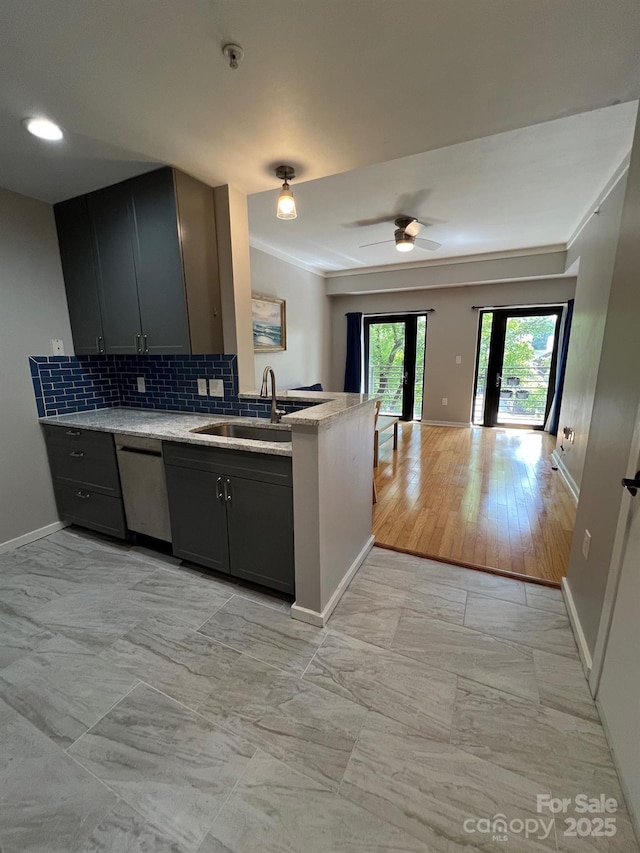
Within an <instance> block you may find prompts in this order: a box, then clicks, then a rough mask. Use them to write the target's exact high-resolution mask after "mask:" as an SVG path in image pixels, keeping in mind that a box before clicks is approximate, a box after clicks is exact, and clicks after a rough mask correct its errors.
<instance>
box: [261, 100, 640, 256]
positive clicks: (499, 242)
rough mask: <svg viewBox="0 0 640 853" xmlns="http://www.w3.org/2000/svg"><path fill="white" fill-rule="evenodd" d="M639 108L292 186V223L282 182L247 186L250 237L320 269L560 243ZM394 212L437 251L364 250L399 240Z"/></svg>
mask: <svg viewBox="0 0 640 853" xmlns="http://www.w3.org/2000/svg"><path fill="white" fill-rule="evenodd" d="M636 115H637V102H629V103H625V104H620V105H618V106H614V107H607V108H605V109H601V110H595V111H593V112H590V113H583V114H581V115H576V116H571V117H570V118H563V119H557V120H556V121H551V122H546V123H544V124H538V125H535V126H534V127H527V128H524V129H521V130H513V131H509V132H507V133H501V134H497V135H495V136H489V137H486V138H484V139H477V140H475V141H472V142H463V143H460V144H458V145H452V146H449V147H447V148H440V149H437V150H435V151H429V152H427V153H424V154H416V155H413V156H411V157H404V158H402V159H398V160H393V161H390V162H387V163H380V164H376V165H374V166H368V167H366V168H363V169H358V170H355V171H352V172H347V173H345V174H341V175H334V176H332V177H327V178H321V179H319V180H316V181H310V182H306V183H301V184H295V183H294V186H293V189H294V194H295V197H296V202H297V208H298V218H297V219H296V220H293V221H282V220H279V219H277V218H276V216H275V204H276V198H277V190H271V191H269V192H263V193H259V194H256V195H252V196H250V198H249V225H250V232H251V238H252V244H253V245H254V246H256V247H257V248H262V249H265V250H266V251H269V252H272V253H275V254H279V255H282V256H284V257H289V258H291V259H294V260H297V261H299V262H302V263H303V264H305V265H307V266H308V267H310V268H311V269H317V270H321V271H331V270H342V269H351V268H356V267H370V266H378V265H386V264H402V263H414V262H416V261H428V260H433V259H440V258H449V257H456V256H460V255H475V254H483V253H487V252H504V251H510V250H520V249H526V248H529V247H538V246H548V245H556V244H564V243H566V242H567V240H568V239H569V238H570V237H571V235H572V234H573V233H574V231H575V229H576V228H577V226H578V225H579V223H580V222H581V220H582V218H583V217H584V215H585V213H586V212H587V208H588V206H589V205H590V204H593V202H594V201H595V199H596V198H597V196H598V194H599V193H600V192H601V190H602V189H603V188H604V186H605V184H606V183H607V181H608V180H609V179H610V178H611V176H612V174H613V172H614V171H615V170H616V169H617V168H618V167H619V166H620V164H621V162H622V160H623V159H624V157H625V156H626V155H627V154H628V152H629V150H630V148H631V144H632V141H633V131H634V127H635V120H636ZM399 214H406V215H408V216H414V217H416V218H418V219H424V220H426V221H427V222H431V223H432V224H431V225H430V226H429V227H428V228H426V229H424V230H423V231H422V233H421V235H420V236H421V237H426V238H428V239H432V240H436V241H437V242H439V243H442V244H443V245H442V248H441V249H438V250H437V251H435V252H429V251H424V250H421V249H418V248H416V249H414V251H412V252H410V253H406V254H401V253H400V252H398V251H396V248H395V245H394V243H393V242H390V243H387V244H385V245H382V246H371V247H368V248H359V247H360V246H362V245H363V244H366V243H373V242H375V241H377V240H391V241H393V232H394V227H395V226H394V225H393V219H394V217H395V216H397V215H399ZM384 216H387V218H388V219H389V224H385V223H379V224H367V220H369V219H374V220H375V219H378V218H381V217H384ZM358 223H359V224H358Z"/></svg>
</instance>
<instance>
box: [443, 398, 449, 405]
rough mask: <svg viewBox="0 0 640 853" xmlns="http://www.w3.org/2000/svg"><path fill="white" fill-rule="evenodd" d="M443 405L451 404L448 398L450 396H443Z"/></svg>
mask: <svg viewBox="0 0 640 853" xmlns="http://www.w3.org/2000/svg"><path fill="white" fill-rule="evenodd" d="M442 405H443V406H448V405H449V398H448V397H443V398H442Z"/></svg>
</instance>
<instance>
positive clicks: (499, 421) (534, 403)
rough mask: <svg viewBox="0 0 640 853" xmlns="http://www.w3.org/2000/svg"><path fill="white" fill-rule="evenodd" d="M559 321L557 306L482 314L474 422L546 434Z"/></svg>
mask: <svg viewBox="0 0 640 853" xmlns="http://www.w3.org/2000/svg"><path fill="white" fill-rule="evenodd" d="M561 316H562V307H561V306H557V307H555V306H554V307H551V308H549V307H546V308H517V309H512V308H509V309H502V310H487V311H482V312H481V314H480V332H479V336H478V358H477V363H476V382H475V391H474V406H473V423H475V424H480V425H482V426H490V427H493V426H502V427H505V426H514V427H521V426H526V427H529V428H533V429H544V424H545V422H546V420H547V417H548V415H549V409H550V408H551V403H552V401H553V391H554V389H555V380H556V365H557V360H558V337H559V334H558V333H559V329H560V317H561Z"/></svg>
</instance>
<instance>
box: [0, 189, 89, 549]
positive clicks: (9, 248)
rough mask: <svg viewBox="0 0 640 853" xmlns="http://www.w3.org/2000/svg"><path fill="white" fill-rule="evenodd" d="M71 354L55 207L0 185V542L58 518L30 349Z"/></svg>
mask: <svg viewBox="0 0 640 853" xmlns="http://www.w3.org/2000/svg"><path fill="white" fill-rule="evenodd" d="M51 338H62V340H63V341H64V347H65V353H66V354H72V353H73V349H72V343H71V330H70V327H69V316H68V313H67V302H66V298H65V293H64V285H63V281H62V270H61V268H60V257H59V254H58V243H57V239H56V233H55V225H54V220H53V209H52V208H51V206H50V205H47V204H44V203H43V202H40V201H34V200H33V199H29V198H26V197H25V196H20V195H16V194H15V193H11V192H8V191H6V190H2V189H0V472H1V475H0V547H2V545H3V544H4V543H6V542H8V541H9V540H12V539H15V538H17V537H19V536H23V535H25V534H28V533H30V532H31V531H34V530H37V529H39V528H42V527H45V526H46V525H49V524H52V523H53V522H56V521H57V520H58V514H57V512H56V507H55V503H54V499H53V490H52V487H51V479H50V477H49V466H48V464H47V459H46V454H45V448H44V443H43V440H42V436H41V434H40V427H39V426H38V420H37V418H38V415H37V412H36V405H35V399H34V396H33V389H32V386H31V377H30V373H29V363H28V360H27V358H28V356H30V355H48V354H51Z"/></svg>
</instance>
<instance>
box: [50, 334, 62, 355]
mask: <svg viewBox="0 0 640 853" xmlns="http://www.w3.org/2000/svg"><path fill="white" fill-rule="evenodd" d="M51 352H52V354H53V355H64V342H63V341H61V340H60V339H59V338H53V339H52V341H51Z"/></svg>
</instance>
